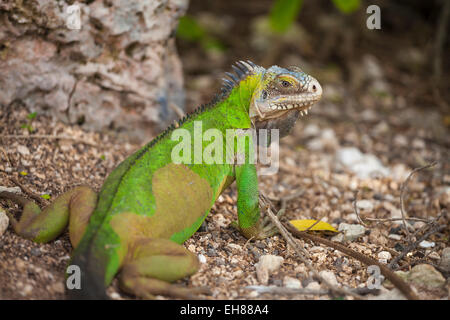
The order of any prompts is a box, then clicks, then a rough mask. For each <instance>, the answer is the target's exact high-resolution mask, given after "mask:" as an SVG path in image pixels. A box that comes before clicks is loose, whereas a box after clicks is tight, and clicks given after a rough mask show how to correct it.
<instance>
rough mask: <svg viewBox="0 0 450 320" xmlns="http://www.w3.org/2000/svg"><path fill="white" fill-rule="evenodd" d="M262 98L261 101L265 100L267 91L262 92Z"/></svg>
mask: <svg viewBox="0 0 450 320" xmlns="http://www.w3.org/2000/svg"><path fill="white" fill-rule="evenodd" d="M262 97H263V99H267V91H263V92H262Z"/></svg>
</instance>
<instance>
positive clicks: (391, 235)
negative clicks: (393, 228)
mask: <svg viewBox="0 0 450 320" xmlns="http://www.w3.org/2000/svg"><path fill="white" fill-rule="evenodd" d="M388 238H389V239H392V240H397V241H400V240H402V236H401V235H399V234H393V233H391V234H390V235H388Z"/></svg>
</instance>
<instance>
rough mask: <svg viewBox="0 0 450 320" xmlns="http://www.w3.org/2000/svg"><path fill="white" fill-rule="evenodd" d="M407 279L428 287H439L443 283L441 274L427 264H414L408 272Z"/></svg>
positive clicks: (443, 279)
mask: <svg viewBox="0 0 450 320" xmlns="http://www.w3.org/2000/svg"><path fill="white" fill-rule="evenodd" d="M408 281H410V282H413V283H415V284H418V285H424V286H427V287H430V288H440V287H442V286H443V285H444V284H445V278H444V277H443V276H442V274H441V273H440V272H439V271H437V270H436V269H435V268H434V267H433V266H431V265H429V264H419V265H416V266H414V267H413V268H412V269H411V271H410V272H409V274H408Z"/></svg>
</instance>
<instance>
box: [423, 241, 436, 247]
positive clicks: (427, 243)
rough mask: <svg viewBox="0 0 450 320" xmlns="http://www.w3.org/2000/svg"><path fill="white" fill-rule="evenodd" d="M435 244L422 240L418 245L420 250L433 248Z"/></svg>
mask: <svg viewBox="0 0 450 320" xmlns="http://www.w3.org/2000/svg"><path fill="white" fill-rule="evenodd" d="M435 245H436V244H435V243H434V242H433V241H427V240H423V241H422V242H421V243H419V247H421V248H433V247H434V246H435Z"/></svg>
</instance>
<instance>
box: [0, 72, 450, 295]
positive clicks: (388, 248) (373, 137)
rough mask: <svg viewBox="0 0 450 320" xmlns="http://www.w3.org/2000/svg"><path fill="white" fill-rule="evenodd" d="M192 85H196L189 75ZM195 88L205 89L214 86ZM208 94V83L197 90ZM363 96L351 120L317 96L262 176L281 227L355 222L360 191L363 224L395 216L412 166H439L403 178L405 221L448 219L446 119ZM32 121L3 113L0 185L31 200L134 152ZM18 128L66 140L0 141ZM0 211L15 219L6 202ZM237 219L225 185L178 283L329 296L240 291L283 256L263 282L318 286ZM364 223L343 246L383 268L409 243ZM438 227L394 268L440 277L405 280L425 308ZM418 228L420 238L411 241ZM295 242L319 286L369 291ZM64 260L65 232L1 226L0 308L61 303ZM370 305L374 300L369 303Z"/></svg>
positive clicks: (280, 242) (440, 242) (104, 138)
mask: <svg viewBox="0 0 450 320" xmlns="http://www.w3.org/2000/svg"><path fill="white" fill-rule="evenodd" d="M191 80H192V81H191V83H194V78H192V79H191ZM202 81H204V82H205V83H208V84H211V83H212V82H213V81H215V80H214V78H207V79H206V81H205V79H203V80H202ZM187 82H188V83H189V82H190V81H189V78H188V81H187ZM206 87H207V85H205V84H204V85H203V88H206ZM194 89H195V90H198V88H197V87H195V88H188V96H190V97H194V98H191V100H190V101H189V104H190V105H195V104H197V103H199V102H200V101H201V100H202V99H203V96H202V94H203V95H206V93H205V92H208V90H211V89H208V90H206V89H205V90H204V92H202V94H197V95H194V94H192V95H191V94H190V92H189V90H194ZM324 90H325V92H334V93H336V92H339V88H338V90H336V88H333V87H332V86H328V87H327V86H325V87H324ZM359 99H360V100H359V101H362V102H361V104H362V105H363V106H369V107H367V108H364V111H363V112H362V111H361V109H358V110H359V111H357V112H355V110H356V107H355V104H345V105H350V106H352V105H353V107H345V108H344V107H343V105H344V104H339V103H332V102H330V101H331V99H330V98H329V97H327V96H325V97H324V101H323V102H321V103H320V104H319V105H318V106H317V107H316V108H313V110H312V112H311V113H310V115H309V116H308V117H306V118H303V119H301V120H300V121H299V123H298V124H297V126H296V127H295V130H294V132H293V134H292V136H290V137H287V138H286V139H284V140H283V141H282V143H281V148H280V168H279V171H278V173H277V174H276V175H273V176H262V177H261V178H260V189H261V190H262V191H263V192H264V193H265V194H266V195H267V196H268V197H270V198H272V199H274V200H273V202H274V204H275V205H276V206H278V207H280V205H281V201H277V199H278V200H280V199H284V198H286V199H287V198H289V197H290V196H292V195H296V196H295V197H292V199H290V200H289V201H286V209H287V210H286V218H288V219H321V220H322V221H325V222H328V223H330V224H332V225H333V226H334V227H336V228H338V227H339V225H340V224H341V223H347V224H352V225H355V224H359V221H358V219H357V216H356V214H355V211H354V208H353V205H352V203H353V201H354V199H355V194H356V192H357V191H358V209H359V211H360V215H361V216H362V217H363V218H381V219H386V218H398V217H399V215H400V193H401V186H402V183H403V182H404V181H405V179H406V178H407V177H408V175H409V173H410V172H411V170H413V169H414V168H417V167H420V166H423V165H425V164H428V163H430V162H432V161H437V162H438V163H437V164H436V165H435V166H434V167H433V168H432V169H427V170H422V171H419V172H417V173H416V174H415V175H414V176H413V177H412V178H411V179H410V181H409V183H408V188H407V192H406V193H405V196H404V200H405V210H406V212H407V215H408V216H409V217H415V218H421V219H430V218H434V217H436V216H438V215H439V214H440V213H441V212H445V211H446V210H447V209H448V207H449V205H450V200H449V199H450V187H449V185H450V173H449V162H448V159H449V141H448V128H447V127H445V124H443V121H441V120H438V121H437V122H436V119H441V118H442V117H441V115H440V114H439V113H437V111H434V112H426V110H423V109H420V108H416V109H415V108H408V109H402V110H401V112H402V117H398V112H399V110H398V108H397V106H398V105H401V104H402V103H403V104H404V102H402V100H401V99H402V97H401V96H387V97H382V98H379V97H378V98H376V99H375V98H374V97H373V95H370V94H367V95H366V96H361V97H360V98H359ZM203 102H204V101H203ZM380 105H381V108H378V107H379V106H380ZM370 106H372V107H370ZM352 108H353V109H352ZM380 110H382V111H380ZM28 115H29V114H28V112H27V111H26V110H25V109H24V108H22V107H21V106H17V105H15V106H9V107H7V108H4V109H1V110H0V124H1V125H0V135H1V139H0V154H1V161H0V186H4V187H14V186H15V184H14V183H13V182H12V181H11V177H15V178H16V179H17V180H18V181H20V183H21V184H23V185H24V186H25V187H27V188H28V189H29V190H31V191H32V192H34V193H36V194H39V195H42V194H48V195H50V196H51V197H52V198H54V197H56V196H57V195H59V194H61V193H62V192H64V191H67V190H69V189H70V188H72V187H73V186H76V185H80V184H89V185H91V186H92V187H94V188H95V189H96V190H99V188H100V186H101V184H102V181H103V180H104V178H105V177H106V176H107V174H108V173H109V172H110V171H111V170H112V169H113V168H114V167H115V165H117V164H118V163H119V162H120V161H121V160H123V159H124V158H125V157H126V156H127V155H129V154H131V153H132V152H133V151H134V150H136V149H137V148H138V147H139V145H136V144H131V143H128V142H126V141H123V140H122V139H121V138H119V137H118V136H117V135H115V134H114V133H102V134H99V133H92V132H85V131H83V130H82V129H81V128H80V127H78V126H68V125H65V124H62V123H57V122H54V121H53V120H52V119H50V118H48V117H45V116H41V115H39V114H38V115H37V116H36V117H35V118H34V119H33V120H29V119H27V116H28ZM24 124H28V125H31V126H32V128H33V132H32V135H58V136H68V137H71V140H67V139H66V140H64V139H51V138H40V139H37V138H33V139H31V138H20V137H15V138H5V135H16V136H22V135H25V136H28V135H30V132H29V130H28V129H27V128H21V127H23V125H24ZM442 132H444V134H443V135H442ZM348 148H356V149H357V150H359V152H360V154H359V156H370V157H372V159H373V158H376V159H377V161H379V162H376V165H378V167H377V168H378V169H377V170H378V172H372V173H371V174H370V175H369V176H364V174H365V173H361V172H355V171H354V168H355V167H356V166H355V165H354V166H346V165H345V163H344V162H345V161H344V160H345V159H342V157H343V156H342V152H343V151H345V150H347V151H348V150H350V151H354V150H355V149H348ZM353 155H355V153H353ZM357 155H358V154H357ZM341 160H342V161H341ZM343 161H344V162H343ZM1 204H2V206H3V207H5V208H8V210H12V211H14V210H16V211H17V212H19V210H18V208H14V207H13V208H11V207H10V206H7V204H6V203H5V202H2V203H1ZM235 219H236V192H235V188H234V185H233V186H232V187H231V188H230V189H228V190H227V191H225V192H224V193H223V194H222V195H221V196H220V197H219V199H218V201H217V202H216V204H215V205H214V207H213V209H212V211H211V214H210V215H209V216H208V218H207V220H206V223H205V224H204V226H203V227H202V228H201V229H200V230H199V232H197V233H196V234H195V235H194V236H193V237H192V238H191V239H189V240H188V241H186V243H185V246H186V248H188V249H189V250H191V251H192V252H195V253H197V254H198V256H199V258H200V261H201V262H202V263H201V268H200V270H199V272H198V273H196V274H195V275H194V276H192V277H191V278H189V279H185V280H182V281H179V283H181V284H183V285H187V286H208V287H210V288H211V290H212V292H213V295H212V296H210V297H205V298H212V299H329V298H330V297H329V296H327V295H300V294H294V295H293V294H283V293H276V294H275V293H259V292H257V290H255V289H247V288H246V286H251V285H262V284H264V283H263V282H264V281H262V279H260V278H259V277H258V275H257V272H256V268H257V266H256V265H257V263H258V261H260V259H261V257H263V256H265V255H274V256H278V257H282V258H283V259H282V263H281V264H280V265H279V266H278V267H274V270H273V271H271V272H270V273H269V278H268V282H267V285H273V286H277V287H280V288H285V287H290V288H310V289H318V288H320V285H319V284H318V283H317V282H316V280H315V279H313V278H312V277H311V275H310V274H309V272H308V270H307V268H306V267H305V265H304V264H302V263H301V262H300V261H299V259H298V258H297V257H296V255H295V253H294V251H293V250H291V249H290V248H287V247H286V243H285V241H284V239H283V238H282V237H281V236H279V235H278V236H274V237H272V238H269V239H265V240H261V241H253V240H251V241H247V239H245V238H244V237H242V236H241V235H240V234H239V233H238V232H236V231H235V230H234V229H233V228H232V227H231V225H230V223H231V221H233V220H235ZM366 223H367V226H366V228H365V230H364V232H363V233H362V234H360V236H359V237H357V238H356V239H355V240H352V241H349V242H347V246H348V247H350V248H352V249H354V250H356V251H358V252H360V253H363V254H365V255H368V256H370V257H372V258H374V259H376V260H379V259H386V261H387V262H389V261H390V259H393V258H394V257H395V256H397V255H398V254H399V253H400V252H401V251H402V250H403V248H405V246H406V245H407V238H406V233H405V230H404V229H402V228H401V221H400V222H399V221H385V222H377V223H375V222H369V221H366ZM440 223H441V224H443V225H446V226H447V227H446V229H444V230H442V231H441V232H438V233H434V234H432V235H431V236H430V237H429V238H428V239H427V240H428V241H429V242H431V243H432V244H433V246H432V247H429V248H422V247H418V248H415V249H414V250H413V251H411V252H410V253H409V254H408V255H407V256H406V257H405V258H404V259H402V260H401V261H400V267H399V270H401V271H403V272H404V274H406V272H410V273H411V270H414V267H416V266H418V265H421V264H428V265H431V266H433V268H432V269H433V270H431V271H430V272H429V273H428V275H430V274H431V276H433V275H435V276H436V277H437V279H438V285H437V286H431V285H430V282H427V281H425V282H420V281H415V280H414V279H412V278H413V277H412V276H411V277H410V278H407V279H408V281H409V282H410V283H411V285H412V286H413V290H415V291H416V292H417V293H418V294H419V296H420V298H422V299H446V298H447V299H448V294H449V284H448V283H449V282H448V273H446V272H445V270H443V268H441V267H440V265H441V263H443V262H442V261H441V260H442V259H441V258H443V257H442V256H443V249H444V248H445V247H446V246H448V239H449V233H450V231H449V228H448V221H447V220H446V219H443V218H442V219H441V220H440ZM423 225H424V222H420V221H416V222H414V221H413V222H412V223H411V224H410V228H411V233H412V234H413V236H414V238H416V239H417V238H418V237H419V236H420V230H421V229H420V228H421V227H423ZM418 230H419V231H418ZM416 231H418V234H414V233H415V232H416ZM319 235H320V236H323V237H328V238H329V237H331V236H330V235H327V234H323V233H320V234H319ZM299 243H300V244H302V245H303V246H304V247H305V249H306V250H307V251H308V252H309V253H310V254H311V262H312V264H313V266H314V267H315V268H316V269H317V270H318V271H320V272H322V275H323V276H324V277H328V279H331V281H336V282H337V283H338V284H339V285H340V286H347V287H351V288H357V287H359V288H363V287H366V285H367V281H368V277H369V276H370V275H369V274H368V272H367V267H366V266H364V265H363V264H362V263H361V262H359V261H358V260H356V259H353V258H351V257H348V256H346V255H344V254H342V253H340V252H339V251H336V250H334V249H332V248H329V247H326V246H324V245H319V244H314V243H312V242H309V241H303V240H299ZM70 252H71V245H70V242H69V239H68V234H67V232H65V233H64V234H63V235H62V236H61V237H59V238H58V239H57V240H56V241H52V242H50V243H47V244H35V243H33V242H31V241H29V240H25V239H22V238H20V237H19V236H17V235H16V234H14V232H13V230H12V228H11V226H9V227H8V229H7V230H6V232H5V233H4V234H3V236H0V299H64V286H63V273H64V268H65V265H66V263H67V261H68V259H69V255H70ZM280 261H281V260H280ZM434 272H437V273H438V275H436V274H435V273H434ZM439 275H440V277H441V278H442V279H443V280H442V279H441V278H439ZM406 277H407V276H406ZM446 277H447V278H446ZM392 288H393V286H392V284H389V282H388V281H385V282H384V283H383V287H382V289H381V292H380V294H381V296H378V298H386V299H388V298H394V299H395V298H399V297H401V296H399V295H398V293H396V291H395V289H394V290H392ZM108 293H109V295H110V296H111V297H112V298H114V299H132V298H134V297H131V296H128V295H125V294H123V293H121V292H120V291H119V290H118V288H117V281H116V280H115V281H114V282H113V284H112V285H111V287H110V288H108ZM369 297H372V298H375V296H374V295H371V296H369ZM159 298H161V299H163V298H164V297H159ZM347 298H349V299H351V297H347Z"/></svg>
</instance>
